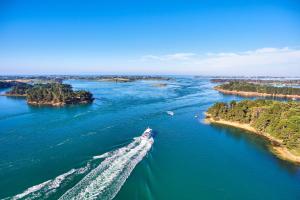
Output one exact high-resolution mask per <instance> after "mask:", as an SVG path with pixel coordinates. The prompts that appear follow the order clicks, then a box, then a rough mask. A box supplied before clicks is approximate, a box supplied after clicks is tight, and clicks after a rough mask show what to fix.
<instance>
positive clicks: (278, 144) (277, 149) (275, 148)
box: [205, 113, 300, 164]
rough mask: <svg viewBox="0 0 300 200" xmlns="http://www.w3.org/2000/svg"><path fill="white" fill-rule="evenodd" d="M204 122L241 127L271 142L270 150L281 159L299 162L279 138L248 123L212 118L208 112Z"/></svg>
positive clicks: (298, 157)
mask: <svg viewBox="0 0 300 200" xmlns="http://www.w3.org/2000/svg"><path fill="white" fill-rule="evenodd" d="M205 116H206V118H205V122H206V123H216V124H223V125H228V126H232V127H236V128H241V129H244V130H247V131H250V132H253V133H255V134H257V135H260V136H262V137H264V138H266V139H268V140H269V141H270V142H271V147H272V149H271V151H272V152H273V153H274V154H275V155H276V156H278V157H279V158H281V159H283V160H287V161H291V162H293V163H296V164H300V156H298V155H295V154H294V153H292V152H291V151H290V150H289V149H287V148H286V147H284V146H283V145H282V140H279V139H277V138H274V137H273V136H271V135H270V134H268V133H262V132H260V131H258V130H256V129H255V128H253V127H252V126H251V125H250V124H242V123H238V122H231V121H226V120H223V119H219V120H216V119H213V118H212V117H211V116H210V115H209V114H207V113H205Z"/></svg>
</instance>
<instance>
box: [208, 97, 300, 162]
mask: <svg viewBox="0 0 300 200" xmlns="http://www.w3.org/2000/svg"><path fill="white" fill-rule="evenodd" d="M206 117H207V121H209V122H212V123H219V124H226V125H230V126H234V127H239V128H243V129H247V130H250V131H252V132H255V133H257V134H259V135H262V136H265V137H267V138H268V139H269V140H271V141H272V144H273V145H272V147H273V149H274V150H275V153H276V154H277V155H279V157H281V158H283V159H286V160H290V161H293V162H297V163H300V102H280V101H272V100H243V101H240V102H236V101H231V102H230V103H228V104H227V103H223V102H218V103H215V104H214V105H213V106H212V107H210V108H209V109H208V110H207V113H206Z"/></svg>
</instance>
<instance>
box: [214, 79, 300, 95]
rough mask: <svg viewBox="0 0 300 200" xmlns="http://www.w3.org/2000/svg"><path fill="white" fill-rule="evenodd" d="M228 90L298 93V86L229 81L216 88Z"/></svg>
mask: <svg viewBox="0 0 300 200" xmlns="http://www.w3.org/2000/svg"><path fill="white" fill-rule="evenodd" d="M218 88H220V89H223V90H230V91H243V92H258V93H266V94H272V95H278V94H282V95H300V88H293V87H275V86H270V85H262V84H254V83H247V82H236V81H234V82H230V83H225V84H222V85H219V86H217V87H216V89H218Z"/></svg>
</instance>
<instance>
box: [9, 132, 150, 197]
mask: <svg viewBox="0 0 300 200" xmlns="http://www.w3.org/2000/svg"><path fill="white" fill-rule="evenodd" d="M151 131H152V130H151V129H147V130H146V131H145V132H144V133H143V135H142V136H140V137H137V138H134V140H133V142H131V143H130V144H128V145H127V146H125V147H122V148H119V149H117V150H114V151H110V152H107V153H104V154H102V155H98V156H94V157H93V160H97V159H100V158H103V159H104V160H103V161H102V162H101V163H100V164H99V165H98V166H97V167H96V168H94V169H91V161H89V162H88V163H87V165H86V166H85V167H82V168H78V169H71V170H70V171H68V172H66V173H64V174H61V175H59V176H57V177H56V178H54V179H51V180H48V181H45V182H43V183H41V184H38V185H35V186H32V187H30V188H28V189H27V190H25V191H24V192H22V193H20V194H17V195H16V196H13V197H9V198H5V200H7V199H13V200H17V199H48V198H50V197H51V195H53V194H55V193H56V192H57V190H59V189H60V187H63V186H66V185H67V184H68V182H69V181H70V180H73V179H74V178H75V177H77V176H78V175H84V174H86V175H85V177H83V178H82V179H81V180H80V181H79V182H78V183H77V184H76V185H75V186H74V187H72V188H71V189H69V190H68V191H67V192H65V193H64V194H63V195H62V196H61V197H60V198H59V199H60V200H65V199H67V200H70V199H73V200H76V199H101V200H110V199H113V198H114V197H115V196H116V195H117V193H118V192H119V190H120V189H121V187H122V186H123V184H124V183H125V181H126V179H127V178H128V177H129V175H130V174H131V172H132V171H133V169H134V168H135V166H136V165H137V164H138V163H139V162H140V161H141V160H142V159H143V158H144V157H145V156H146V155H147V153H148V151H149V150H150V149H151V147H152V144H153V142H154V140H153V137H152V132H151ZM88 171H90V172H88Z"/></svg>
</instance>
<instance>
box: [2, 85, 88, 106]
mask: <svg viewBox="0 0 300 200" xmlns="http://www.w3.org/2000/svg"><path fill="white" fill-rule="evenodd" d="M6 95H7V96H24V97H26V99H27V103H28V104H31V105H52V106H63V105H67V104H87V103H91V102H92V101H93V100H94V98H93V95H92V94H91V93H90V92H88V91H84V90H79V91H74V90H73V89H72V86H71V85H68V84H61V83H48V84H35V85H30V84H23V85H16V86H14V87H12V89H11V90H10V91H8V92H7V93H6Z"/></svg>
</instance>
